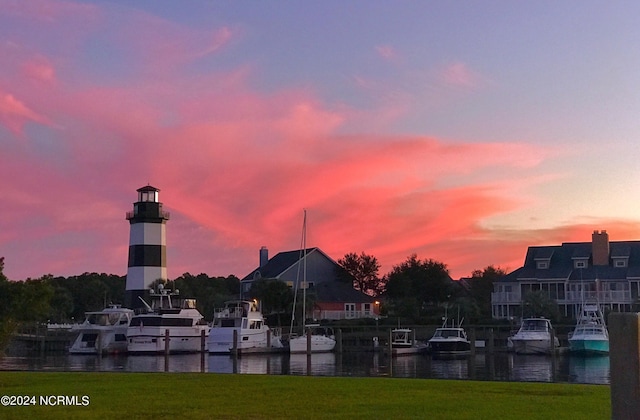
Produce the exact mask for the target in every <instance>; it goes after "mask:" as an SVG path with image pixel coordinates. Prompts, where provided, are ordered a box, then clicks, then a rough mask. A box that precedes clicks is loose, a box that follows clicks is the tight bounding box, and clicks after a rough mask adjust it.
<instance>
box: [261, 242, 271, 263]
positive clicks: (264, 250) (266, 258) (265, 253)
mask: <svg viewBox="0 0 640 420" xmlns="http://www.w3.org/2000/svg"><path fill="white" fill-rule="evenodd" d="M268 262H269V250H268V249H267V247H266V246H263V247H262V248H260V268H262V267H264V266H265V265H267V263H268Z"/></svg>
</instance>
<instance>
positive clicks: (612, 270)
mask: <svg viewBox="0 0 640 420" xmlns="http://www.w3.org/2000/svg"><path fill="white" fill-rule="evenodd" d="M609 256H610V258H616V257H617V258H627V257H628V265H627V266H626V267H614V266H612V265H611V264H610V265H602V266H599V265H596V266H593V265H591V264H589V266H588V267H585V268H575V267H574V261H575V260H576V259H589V261H591V260H592V243H591V242H565V243H563V244H562V245H553V246H530V247H529V248H528V250H527V255H526V257H525V261H524V265H523V266H522V267H520V268H518V269H516V270H514V271H512V272H511V273H509V274H507V275H506V276H504V277H503V278H502V279H500V281H510V282H513V281H522V280H525V279H530V280H552V279H560V280H567V281H580V279H581V278H582V279H584V280H587V279H592V280H593V279H599V280H608V279H611V280H614V279H618V280H619V279H626V278H639V277H640V241H611V242H609ZM541 259H548V260H549V266H548V268H544V269H542V268H538V267H537V264H536V262H537V261H539V260H541Z"/></svg>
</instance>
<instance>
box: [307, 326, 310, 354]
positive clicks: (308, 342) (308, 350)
mask: <svg viewBox="0 0 640 420" xmlns="http://www.w3.org/2000/svg"><path fill="white" fill-rule="evenodd" d="M310 356H311V329H310V328H307V357H310Z"/></svg>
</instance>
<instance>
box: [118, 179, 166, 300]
mask: <svg viewBox="0 0 640 420" xmlns="http://www.w3.org/2000/svg"><path fill="white" fill-rule="evenodd" d="M159 192H160V190H159V189H157V188H155V187H152V186H151V185H147V186H146V187H142V188H139V189H138V201H136V202H135V203H133V211H130V212H127V220H128V221H129V224H130V226H131V229H130V231H129V265H128V269H127V287H126V292H125V306H126V307H128V308H132V309H135V308H139V307H142V306H144V304H143V303H142V301H140V299H139V298H138V297H142V298H143V299H145V298H146V297H148V294H149V288H150V286H151V283H153V282H154V281H155V280H157V279H166V278H167V237H166V226H167V225H166V223H167V220H169V213H167V212H165V211H163V210H162V203H161V202H160V201H158V193H159Z"/></svg>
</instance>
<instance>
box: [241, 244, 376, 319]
mask: <svg viewBox="0 0 640 420" xmlns="http://www.w3.org/2000/svg"><path fill="white" fill-rule="evenodd" d="M305 258H306V264H304V259H305ZM305 265H306V284H307V294H309V295H311V296H313V297H314V302H315V303H314V307H313V314H311V313H309V314H308V315H309V317H312V318H314V319H318V320H319V319H332V320H336V319H354V318H376V317H378V316H379V314H380V307H379V303H377V301H376V299H375V298H374V297H372V296H369V295H367V294H364V293H362V292H360V291H358V290H355V289H354V288H353V286H352V285H351V284H347V283H344V281H341V280H339V275H338V273H339V272H340V270H342V267H340V265H339V264H338V263H336V262H335V261H334V260H333V259H331V257H329V256H328V255H327V254H325V253H324V252H323V251H322V250H321V249H320V248H308V249H307V250H306V252H303V251H302V250H295V251H286V252H280V253H278V254H276V255H275V256H274V257H273V258H271V259H269V258H268V250H267V248H265V247H262V248H261V249H260V265H259V266H258V268H256V269H255V270H253V271H252V272H251V273H249V274H247V275H246V276H245V277H244V278H243V279H241V280H240V285H241V290H242V294H243V295H247V294H248V293H249V291H250V290H251V285H252V284H253V282H254V281H256V280H259V279H276V280H280V281H283V282H285V283H286V284H287V285H288V286H289V287H292V288H294V287H295V286H296V283H298V287H299V288H301V287H303V267H304V266H305ZM310 312H311V311H310Z"/></svg>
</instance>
